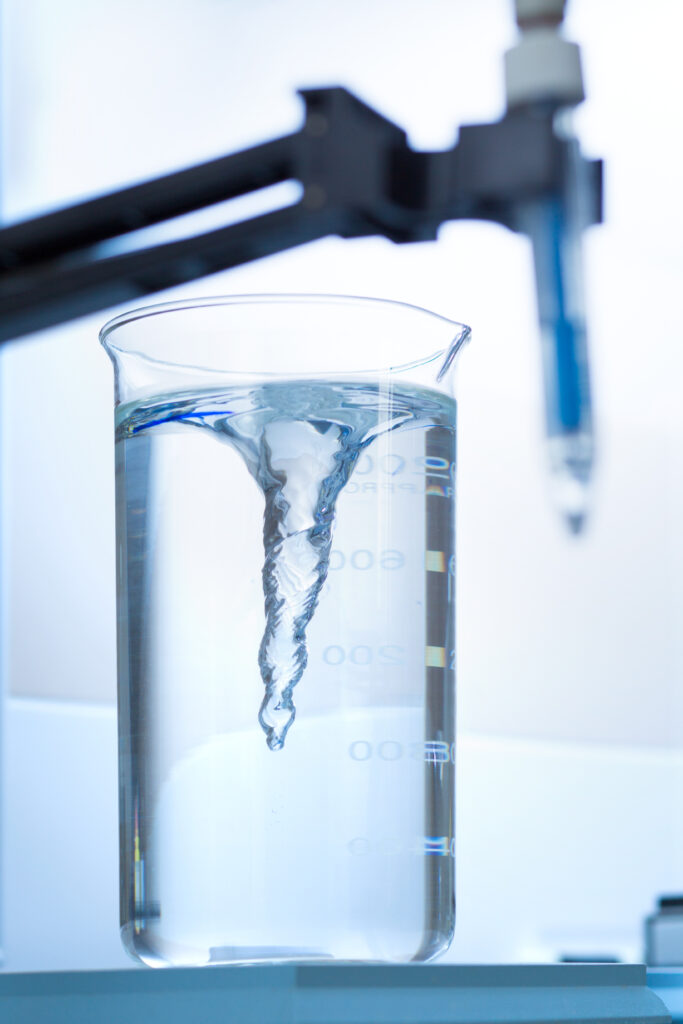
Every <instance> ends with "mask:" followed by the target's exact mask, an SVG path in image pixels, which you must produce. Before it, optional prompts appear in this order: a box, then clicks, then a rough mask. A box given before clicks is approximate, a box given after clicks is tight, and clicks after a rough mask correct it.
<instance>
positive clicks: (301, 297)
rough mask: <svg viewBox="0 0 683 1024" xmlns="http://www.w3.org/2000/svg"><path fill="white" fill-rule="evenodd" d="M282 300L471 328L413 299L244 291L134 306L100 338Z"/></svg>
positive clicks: (108, 325)
mask: <svg viewBox="0 0 683 1024" xmlns="http://www.w3.org/2000/svg"><path fill="white" fill-rule="evenodd" d="M279 302H280V303H283V304H285V303H287V304H289V303H301V304H302V305H305V304H308V303H316V302H319V303H321V304H324V305H359V306H374V307H379V306H386V307H393V308H397V309H405V310H410V311H411V312H414V313H423V314H424V315H425V316H428V317H432V318H433V319H435V320H439V321H441V322H442V323H447V324H452V325H453V326H454V327H460V328H463V329H464V330H466V331H470V328H469V327H468V326H467V324H464V323H463V322H462V321H460V320H454V319H453V318H452V317H447V316H443V315H442V314H441V313H435V312H434V311H433V310H431V309H426V308H425V307H424V306H418V305H417V304H416V303H413V302H403V301H401V300H400V299H385V298H379V297H377V296H370V295H351V294H348V295H347V294H343V293H335V292H243V293H237V294H234V295H202V296H197V297H195V298H188V299H176V300H174V301H172V302H156V303H150V304H149V305H145V306H137V307H136V308H134V309H129V310H127V311H126V312H125V313H119V314H118V316H115V317H112V319H111V320H108V321H107V322H106V324H104V326H103V327H102V328H101V330H100V333H99V340H100V341H101V343H102V344H103V345H105V344H106V342H107V339H108V338H109V335H110V334H112V333H113V331H115V330H116V329H117V328H119V327H124V326H125V325H126V324H129V323H134V322H135V321H136V320H142V319H144V318H145V317H150V316H158V315H160V314H162V313H172V312H174V311H175V310H181V309H184V310H189V309H201V308H203V307H206V306H232V305H249V304H253V305H265V304H268V303H270V304H273V305H275V304H277V303H279Z"/></svg>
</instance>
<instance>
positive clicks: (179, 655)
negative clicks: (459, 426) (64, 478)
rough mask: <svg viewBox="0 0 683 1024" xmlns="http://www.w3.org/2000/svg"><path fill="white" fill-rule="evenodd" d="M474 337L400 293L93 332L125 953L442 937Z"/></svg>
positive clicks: (128, 321) (397, 953) (298, 948)
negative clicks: (464, 446) (114, 669)
mask: <svg viewBox="0 0 683 1024" xmlns="http://www.w3.org/2000/svg"><path fill="white" fill-rule="evenodd" d="M468 336H469V330H468V328H466V327H464V326H463V325H462V324H458V323H455V322H453V321H451V320H447V319H444V318H443V317H440V316H437V315H435V314H433V313H428V312H426V311H425V310H422V309H418V308H417V307H414V306H408V305H403V304H401V303H393V302H384V301H379V300H373V299H360V298H347V297H341V296H314V295H311V296H296V295H290V296H287V295H270V296H268V295H265V296H264V295H261V296H259V295H255V296H231V297H226V298H216V299H213V298H212V299H200V300H194V301H192V302H189V303H186V304H184V303H172V304H167V305H158V306H152V307H149V308H147V309H141V310H135V311H133V312H131V313H128V314H126V315H123V316H120V317H117V318H116V319H115V320H112V321H111V322H110V323H109V324H107V325H106V326H105V327H104V328H103V330H102V333H101V340H102V343H103V344H104V347H105V348H106V350H107V352H108V354H109V356H110V357H111V358H112V360H113V363H114V367H115V378H116V494H117V566H118V659H119V665H118V678H119V744H120V817H121V825H120V842H121V859H120V863H121V927H122V936H123V942H124V945H125V946H126V948H127V949H128V951H129V952H130V953H131V954H133V955H134V956H136V957H138V958H139V959H140V960H142V961H144V962H145V963H147V964H152V965H160V964H179V965H180V964H207V963H236V962H242V963H244V962H258V961H271V960H278V961H283V960H313V959H330V958H333V959H343V960H355V961H408V960H426V959H429V958H431V957H433V956H435V955H437V954H438V953H440V952H442V951H443V950H445V949H446V948H447V946H448V944H449V942H450V940H451V937H452V933H453V927H454V913H455V906H454V904H455V900H454V853H455V844H454V759H455V747H454V739H455V737H454V728H455V724H454V716H455V679H454V657H455V655H454V563H455V559H454V483H455V401H454V398H453V372H452V370H453V362H454V356H455V354H456V352H457V351H458V349H459V348H460V346H461V345H462V343H463V341H465V340H466V338H467V337H468ZM295 717H296V720H295Z"/></svg>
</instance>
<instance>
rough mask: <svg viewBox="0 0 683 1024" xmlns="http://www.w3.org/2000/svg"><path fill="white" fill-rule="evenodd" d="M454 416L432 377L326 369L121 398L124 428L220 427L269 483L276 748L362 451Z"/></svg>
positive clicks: (267, 591)
mask: <svg viewBox="0 0 683 1024" xmlns="http://www.w3.org/2000/svg"><path fill="white" fill-rule="evenodd" d="M449 418H454V403H453V402H452V401H451V400H450V399H448V398H446V397H444V396H443V395H440V394H438V393H436V392H433V391H429V390H427V389H421V388H415V387H410V388H406V389H405V390H400V389H399V388H396V387H391V388H389V387H382V386H378V385H377V384H364V383H356V382H354V383H345V382H326V381H307V382H298V381H287V382H275V383H268V384H264V385H259V386H256V387H245V386H242V387H235V388H231V389H226V390H223V391H220V392H216V391H201V392H194V393H184V394H175V395H173V396H169V398H168V399H167V400H164V399H161V400H160V399H159V398H155V399H154V400H153V401H149V402H148V403H142V404H140V405H137V406H135V407H134V408H131V406H130V405H128V406H122V407H121V408H120V410H119V412H118V424H117V440H126V439H130V438H132V437H134V436H135V435H139V434H141V433H144V432H150V431H153V430H154V431H158V430H160V429H164V428H168V427H173V426H180V427H184V426H187V427H188V428H195V429H197V428H198V429H201V430H204V431H211V432H212V433H213V435H214V436H215V437H216V438H217V439H219V440H221V441H223V442H226V443H228V444H230V445H231V446H232V447H233V448H234V449H236V450H237V451H238V452H239V453H240V455H241V457H242V459H243V460H244V463H245V465H246V467H247V468H248V470H249V472H250V474H251V476H252V477H253V479H254V480H255V481H256V483H257V484H258V486H259V488H260V490H261V491H262V493H263V496H264V501H265V509H264V518H263V545H264V562H263V570H262V577H263V592H264V599H265V618H266V622H265V630H264V633H263V639H262V641H261V645H260V650H259V652H258V663H259V669H260V673H261V678H262V680H263V683H264V687H265V695H264V698H263V702H262V705H261V710H260V713H259V721H260V723H261V726H262V728H263V730H264V731H265V733H266V738H267V743H268V746H269V747H270V749H271V750H279V749H280V748H282V746H283V744H284V742H285V737H286V735H287V732H288V730H289V728H290V727H291V725H292V723H293V721H294V717H295V713H296V709H295V706H294V699H293V691H294V688H295V686H296V685H297V684H298V683H299V681H300V680H301V678H302V676H303V674H304V671H305V669H306V664H307V659H308V652H307V640H306V631H307V628H308V626H309V623H310V622H311V619H312V617H313V614H314V612H315V609H316V606H317V604H318V601H319V598H320V593H321V589H322V587H323V584H324V583H325V580H326V578H327V575H328V570H329V566H330V552H331V548H332V537H333V532H334V527H335V516H336V503H337V499H338V497H339V495H340V493H341V491H342V490H343V488H344V486H345V485H346V483H347V482H348V481H349V478H350V477H351V474H352V473H353V470H354V467H355V465H356V463H357V461H358V459H359V456H360V455H361V453H362V452H363V451H364V449H366V448H367V446H368V445H370V444H371V442H372V441H373V439H375V438H377V437H378V436H380V435H382V434H385V433H387V432H389V431H393V430H398V429H402V430H406V429H409V428H411V427H424V426H425V425H426V424H429V423H433V422H448V421H449Z"/></svg>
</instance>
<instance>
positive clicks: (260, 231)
mask: <svg viewBox="0 0 683 1024" xmlns="http://www.w3.org/2000/svg"><path fill="white" fill-rule="evenodd" d="M301 95H302V97H303V99H304V102H305V106H306V116H305V120H304V124H303V127H302V128H301V130H300V131H298V132H295V133H294V134H291V135H287V136H284V137H282V138H280V139H275V140H273V141H272V142H267V143H265V144H263V145H260V146H255V147H253V148H251V149H247V150H244V151H242V152H240V153H236V154H233V155H231V156H226V157H221V158H219V159H217V160H212V161H210V162H208V163H205V164H201V165H199V166H197V167H193V168H190V169H188V170H184V171H179V172H177V173H174V174H170V175H166V176H164V177H162V178H158V179H155V180H153V181H149V182H145V183H143V184H140V185H135V186H132V187H131V188H126V189H123V190H121V191H119V192H115V193H112V194H110V195H106V196H103V197H101V198H98V199H93V200H90V201H88V202H85V203H80V204H78V205H76V206H72V207H68V208H66V209H63V210H58V211H56V212H54V213H50V214H47V215H45V216H42V217H38V218H35V219H32V220H27V221H23V222H21V223H17V224H13V225H10V226H9V227H6V228H4V229H3V230H2V231H0V342H4V341H8V340H10V339H13V338H18V337H20V336H22V335H26V334H29V333H32V332H34V331H37V330H41V329H43V328H46V327H50V326H53V325H55V324H58V323H61V322H64V321H66V320H70V319H73V318H75V317H78V316H83V315H85V314H87V313H92V312H95V311H97V310H100V309H106V308H107V307H109V306H112V305H116V304H119V303H122V302H129V301H134V300H136V299H138V298H140V297H141V296H144V295H148V294H150V293H153V292H157V291H161V290H163V289H165V288H170V287H172V286H175V285H178V284H181V283H184V282H186V281H191V280H195V279H197V278H200V277H204V276H206V275H209V274H214V273H217V272H218V271H220V270H225V269H228V268H229V267H233V266H238V265H239V264H242V263H247V262H249V261H252V260H255V259H259V258H260V257H263V256H268V255H271V254H274V253H277V252H281V251H284V250H286V249H289V248H292V247H294V246H297V245H301V244H303V243H305V242H309V241H313V240H314V239H317V238H322V237H324V236H326V235H339V236H341V237H343V238H358V237H362V236H367V235H383V236H384V237H386V238H388V239H390V240H391V241H393V242H397V243H405V242H421V241H427V240H432V239H435V238H436V236H437V233H438V229H439V226H440V225H441V224H443V223H445V222H446V221H450V220H458V219H463V218H467V219H483V220H492V221H496V222H498V223H500V224H503V225H505V226H507V227H509V228H512V229H513V230H523V227H522V224H521V221H520V220H519V211H520V210H522V209H523V208H524V206H525V204H528V203H529V202H534V201H538V200H539V199H543V198H546V197H555V196H561V195H562V192H563V189H564V183H565V176H566V173H567V166H568V162H569V145H570V144H569V143H568V142H567V141H565V140H563V139H561V138H560V137H558V136H557V135H556V133H555V131H554V128H553V111H551V110H531V109H529V110H527V109H524V110H519V111H515V112H512V113H509V114H507V115H506V116H505V117H504V118H503V119H502V120H501V121H498V122H497V123H494V124H484V125H468V126H465V127H463V128H461V129H460V135H459V139H458V142H457V144H456V145H455V146H454V147H453V148H452V149H449V150H444V151H439V152H422V151H418V150H414V149H412V148H411V147H410V146H409V145H408V142H407V138H406V134H405V132H403V131H402V130H401V129H400V128H399V127H398V126H397V125H395V124H393V123H392V122H391V121H389V120H387V119H386V118H384V117H382V115H380V114H378V113H377V112H376V111H375V110H373V109H372V108H371V107H369V106H367V105H366V104H364V103H363V102H362V101H361V100H359V99H358V98H357V97H355V96H354V95H353V94H351V93H350V92H348V91H347V90H346V89H343V88H329V89H309V90H304V91H302V92H301ZM583 167H584V171H585V177H586V180H587V182H588V184H589V188H588V195H589V200H590V203H589V205H590V209H589V211H588V216H587V222H588V223H597V222H599V221H600V220H601V212H602V185H601V182H602V165H601V163H600V161H586V160H583ZM290 179H295V180H298V181H299V182H301V184H302V186H303V195H302V198H301V200H300V201H299V202H297V203H295V204H294V205H292V206H289V207H285V208H284V209H281V210H275V211H273V212H271V213H266V214H263V215H261V216H259V217H254V218H251V219H249V220H246V221H243V222H241V223H238V224H231V225H229V226H227V227H223V228H219V229H217V230H213V231H210V232H207V233H205V234H201V235H198V236H196V237H193V238H184V239H181V240H178V241H173V242H166V243H164V244H161V245H154V246H151V247H147V248H142V249H134V250H133V251H131V252H126V253H122V254H119V255H113V256H102V255H101V252H99V251H98V250H99V248H100V247H101V243H103V242H105V241H107V240H110V239H112V238H116V237H119V236H123V235H126V234H128V233H129V232H131V231H134V230H137V229H140V228H143V227H148V226H150V225H153V224H157V223H160V222H162V221H166V220H169V219H172V218H174V217H178V216H180V215H182V214H185V213H188V212H191V211H194V210H198V209H201V208H202V207H205V206H210V205H213V204H216V203H220V202H223V201H225V200H228V199H232V198H235V197H237V196H240V195H244V194H247V193H249V192H253V191H255V190H257V189H261V188H264V187H266V186H268V185H274V184H277V183H279V182H283V181H288V180H290Z"/></svg>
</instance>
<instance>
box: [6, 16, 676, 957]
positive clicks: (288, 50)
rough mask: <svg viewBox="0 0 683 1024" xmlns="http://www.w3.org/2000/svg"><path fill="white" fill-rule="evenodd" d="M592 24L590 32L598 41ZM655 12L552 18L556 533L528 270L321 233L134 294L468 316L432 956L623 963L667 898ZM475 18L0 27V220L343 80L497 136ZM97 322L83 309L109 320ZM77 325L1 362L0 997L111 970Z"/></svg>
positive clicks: (112, 934)
mask: <svg viewBox="0 0 683 1024" xmlns="http://www.w3.org/2000/svg"><path fill="white" fill-rule="evenodd" d="M617 12H618V14H617ZM682 29H683V15H682V14H681V12H680V7H679V5H678V4H677V3H676V2H675V0H652V2H650V3H649V4H648V5H643V4H638V3H635V2H633V0H628V2H627V0H624V2H622V3H620V4H618V5H616V4H615V3H614V0H591V2H588V0H573V3H570V11H569V17H568V22H567V34H568V35H569V36H570V37H572V38H574V39H576V40H577V41H578V42H579V43H580V44H581V46H582V51H583V57H584V69H585V79H586V87H587V92H588V96H589V100H588V101H587V102H586V104H585V105H584V107H583V108H582V110H581V111H580V112H579V114H578V116H577V127H578V130H579V132H580V135H581V138H582V142H583V145H584V149H585V150H586V151H587V152H588V154H589V155H595V156H602V157H604V159H605V161H606V172H605V173H606V179H605V180H606V210H605V213H606V224H605V225H604V226H602V227H600V228H596V229H592V230H591V232H590V233H589V236H588V238H587V241H586V279H587V292H588V303H589V323H590V328H591V347H592V356H593V375H594V391H595V401H596V418H597V430H598V441H599V464H598V477H597V483H596V488H595V500H594V506H595V507H594V511H593V514H592V517H591V523H590V529H589V530H588V532H587V535H586V536H585V537H583V538H580V539H579V540H571V539H569V538H568V537H567V536H566V535H565V534H564V532H563V530H562V528H561V526H560V524H559V521H558V518H557V516H556V514H555V512H554V511H553V509H552V507H551V505H550V502H549V496H548V493H547V485H546V481H545V478H544V474H543V450H542V445H541V433H540V426H541V407H540V396H541V393H540V386H539V365H538V351H537V348H538V344H537V336H536V326H535V320H534V295H533V290H532V275H531V262H530V254H529V249H528V246H527V244H526V242H525V241H524V240H523V239H521V238H518V237H516V236H513V235H511V234H509V233H507V232H506V231H504V230H503V229H502V228H498V227H495V226H492V225H481V224H471V223H462V224H453V225H449V226H448V227H446V228H444V229H442V231H441V234H440V238H439V241H438V243H437V244H425V245H420V246H409V247H401V246H394V245H392V244H391V243H389V242H386V241H383V240H379V239H368V240H363V241H354V242H342V241H340V240H338V239H327V240H323V241H321V242H318V243H315V244H313V245H310V246H307V247H304V248H302V249H300V250H295V251H293V252H290V253H286V254H282V255H280V256H276V257H272V258H270V259H268V260H265V261H261V262H259V263H257V264H254V265H252V266H246V267H242V268H238V269H235V270H233V271H230V272H228V273H226V274H221V275H216V276H215V277H213V278H211V279H209V280H204V281H201V282H198V283H196V284H193V285H190V286H186V287H183V288H182V289H178V290H176V291H174V292H167V293H164V294H163V295H161V296H158V297H156V298H155V300H154V301H161V300H162V299H165V298H180V297H183V296H189V295H198V294H220V293H226V292H244V291H325V292H348V293H354V294H366V295H376V296H380V297H385V298H393V299H399V300H402V301H407V302H413V303H416V304H418V305H423V306H425V307H427V308H430V309H434V310H435V311H437V312H440V313H443V314H444V315H446V316H451V317H453V318H455V319H458V320H461V321H464V322H466V323H469V324H471V325H472V326H473V328H474V341H473V342H472V345H471V346H470V348H469V350H468V352H467V353H466V354H465V355H464V356H463V358H462V364H461V370H460V384H459V396H460V423H459V427H460V432H459V442H458V443H459V459H460V468H459V480H458V495H459V522H458V558H459V580H458V588H459V610H458V630H459V633H458V636H459V654H458V675H459V697H458V710H459V742H460V763H459V783H458V785H459V807H458V842H459V852H458V873H459V882H458V896H459V906H460V914H459V925H458V933H457V938H456V941H455V944H454V947H453V950H452V951H451V953H450V954H449V957H448V958H449V959H452V960H456V959H457V960H480V961H481V960H490V961H500V960H508V961H514V960H521V959H552V958H554V957H556V956H557V955H558V954H560V953H563V952H570V953H571V952H591V953H610V952H611V953H617V954H620V955H623V956H626V957H630V958H637V957H638V956H639V955H640V953H641V923H642V919H643V917H644V916H645V914H646V913H647V912H648V910H649V909H650V906H651V904H652V902H653V900H654V899H655V896H656V894H657V893H660V892H663V891H665V890H679V889H683V843H682V837H681V826H680V823H679V817H680V815H679V814H678V810H677V808H678V805H679V799H678V795H679V793H680V791H681V789H680V787H681V783H682V782H683V778H682V777H681V764H682V761H681V748H682V745H683V744H682V741H683V718H682V715H681V701H682V699H683V698H682V697H681V685H680V679H681V667H682V661H683V659H682V655H683V651H682V648H681V629H680V625H679V620H680V617H681V613H682V611H683V592H682V589H681V587H682V582H681V580H682V574H681V568H682V562H683V544H682V543H681V539H680V532H681V526H680V524H681V522H682V521H683V484H682V483H681V450H682V445H683V418H682V412H681V405H682V403H681V400H680V394H681V386H682V380H683V345H681V340H682V339H681V326H680V313H679V302H678V295H679V292H680V281H681V270H682V269H683V250H682V247H681V241H680V240H681V231H682V229H683V203H682V200H681V192H680V173H679V167H680V163H679V159H678V153H679V150H680V145H681V143H680V125H679V120H680V117H679V98H680V95H681V87H682V86H683V82H682V78H683V74H682V72H681V61H680V56H679V52H678V46H679V41H680V38H681V30H682ZM514 38H515V32H514V26H513V22H512V17H511V10H510V4H509V3H508V2H507V0H477V2H476V3H475V2H472V0H423V2H421V3H419V4H416V3H408V2H407V0H393V2H391V3H390V2H383V0H365V2H363V3H361V2H359V0H344V2H341V0H324V2H321V0H318V2H317V3H313V2H306V0H249V2H247V0H192V2H190V0H136V2H135V3H133V2H131V0H115V2H114V0H112V2H110V3H100V4H91V3H89V2H88V0H62V2H60V3H59V4H54V3H52V2H50V0H23V2H22V0H4V3H3V24H2V42H3V54H2V57H3V60H2V64H3V84H2V92H3V104H4V114H3V125H4V128H3V145H2V149H3V181H4V184H3V189H4V195H3V208H4V215H5V218H6V219H16V218H20V217H23V216H28V215H30V214H31V213H35V212H38V211H40V210H43V209H47V208H51V207H54V206H58V205H61V204H64V203H65V202H68V201H70V200H73V199H76V198H80V197H82V196H84V195H92V194H96V193H98V192H101V191H104V190H107V189H109V188H114V187H117V186H119V185H122V184H125V183H130V182H133V181H137V180H141V179H143V178H145V177H148V176H151V175H154V174H157V173H161V172H164V171H168V170H173V169H176V168H178V167H180V166H186V165H189V164H192V163H194V162H197V161H200V160H203V159H207V158H210V157H212V156H218V155H222V154H223V153H226V152H230V151H233V150H236V149H238V148H241V147H243V146H246V145H250V144H252V143H256V142H260V141H263V140H265V139H267V138H270V137H274V136H276V135H279V134H284V133H286V132H289V131H291V130H293V129H295V128H297V127H298V125H299V124H300V121H301V103H300V100H299V99H298V98H297V97H296V94H295V91H296V89H297V88H298V87H303V86H311V85H329V84H343V85H346V86H347V87H349V88H351V89H352V90H354V91H355V92H357V93H358V94H359V95H360V96H361V97H362V98H364V99H365V100H366V101H367V102H368V103H370V104H372V105H374V106H375V107H376V108H377V109H379V110H380V111H381V112H382V113H384V114H385V115H387V116H389V117H391V118H392V119H394V120H395V121H397V122H398V123H399V124H401V125H403V126H404V127H405V128H406V129H407V130H408V131H409V134H410V138H411V141H412V143H413V144H414V145H415V146H418V147H435V148H436V147H445V146H449V145H451V144H452V142H453V140H454V138H455V131H456V128H457V125H458V124H460V123H466V122H473V121H483V120H492V119H494V118H496V117H498V116H500V114H501V113H502V109H503V90H502V52H503V50H504V49H505V48H506V47H507V46H509V45H511V44H512V42H513V41H514ZM113 312H115V311H111V313H112V314H113ZM109 315H110V312H109V311H107V312H104V313H102V314H98V315H96V316H94V317H89V318H87V319H84V320H82V321H79V322H78V323H76V324H72V325H69V326H67V327H65V328H59V329H55V330H53V331H49V332H45V333H44V334H42V335H40V336H36V337H35V338H34V339H31V340H29V341H26V342H23V343H21V344H17V345H13V346H9V347H7V348H6V349H5V351H4V353H3V356H2V364H1V367H0V370H1V382H2V383H1V386H2V403H1V409H2V422H1V430H0V438H1V443H2V451H1V453H0V454H1V461H0V465H1V467H2V495H3V507H2V517H3V538H4V556H3V583H4V591H3V638H4V648H3V665H4V676H5V686H6V689H7V690H8V693H9V694H10V696H9V707H8V711H7V713H6V715H5V736H6V744H5V762H4V764H5V773H4V774H5V797H4V800H5V812H4V816H5V828H4V854H3V856H4V888H5V920H4V947H5V954H6V968H7V969H16V970H26V969H43V968H45V969H49V968H63V967H71V968H73V967H86V966H88V967H89V966H92V967H98V966H114V965H116V964H120V963H123V962H125V958H124V955H123V953H122V952H120V950H119V946H118V936H117V923H116V885H117V882H116V760H115V725H114V710H113V702H114V696H115V649H114V647H115V619H114V556H113V507H114V503H113V484H114V481H113V441H112V402H113V394H112V375H111V368H110V366H109V364H108V361H107V359H106V357H105V355H104V353H103V352H102V351H101V349H100V348H99V346H98V344H97V340H96V336H97V330H98V329H99V326H100V325H101V324H102V323H103V322H104V320H106V319H107V318H108V316H109Z"/></svg>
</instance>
